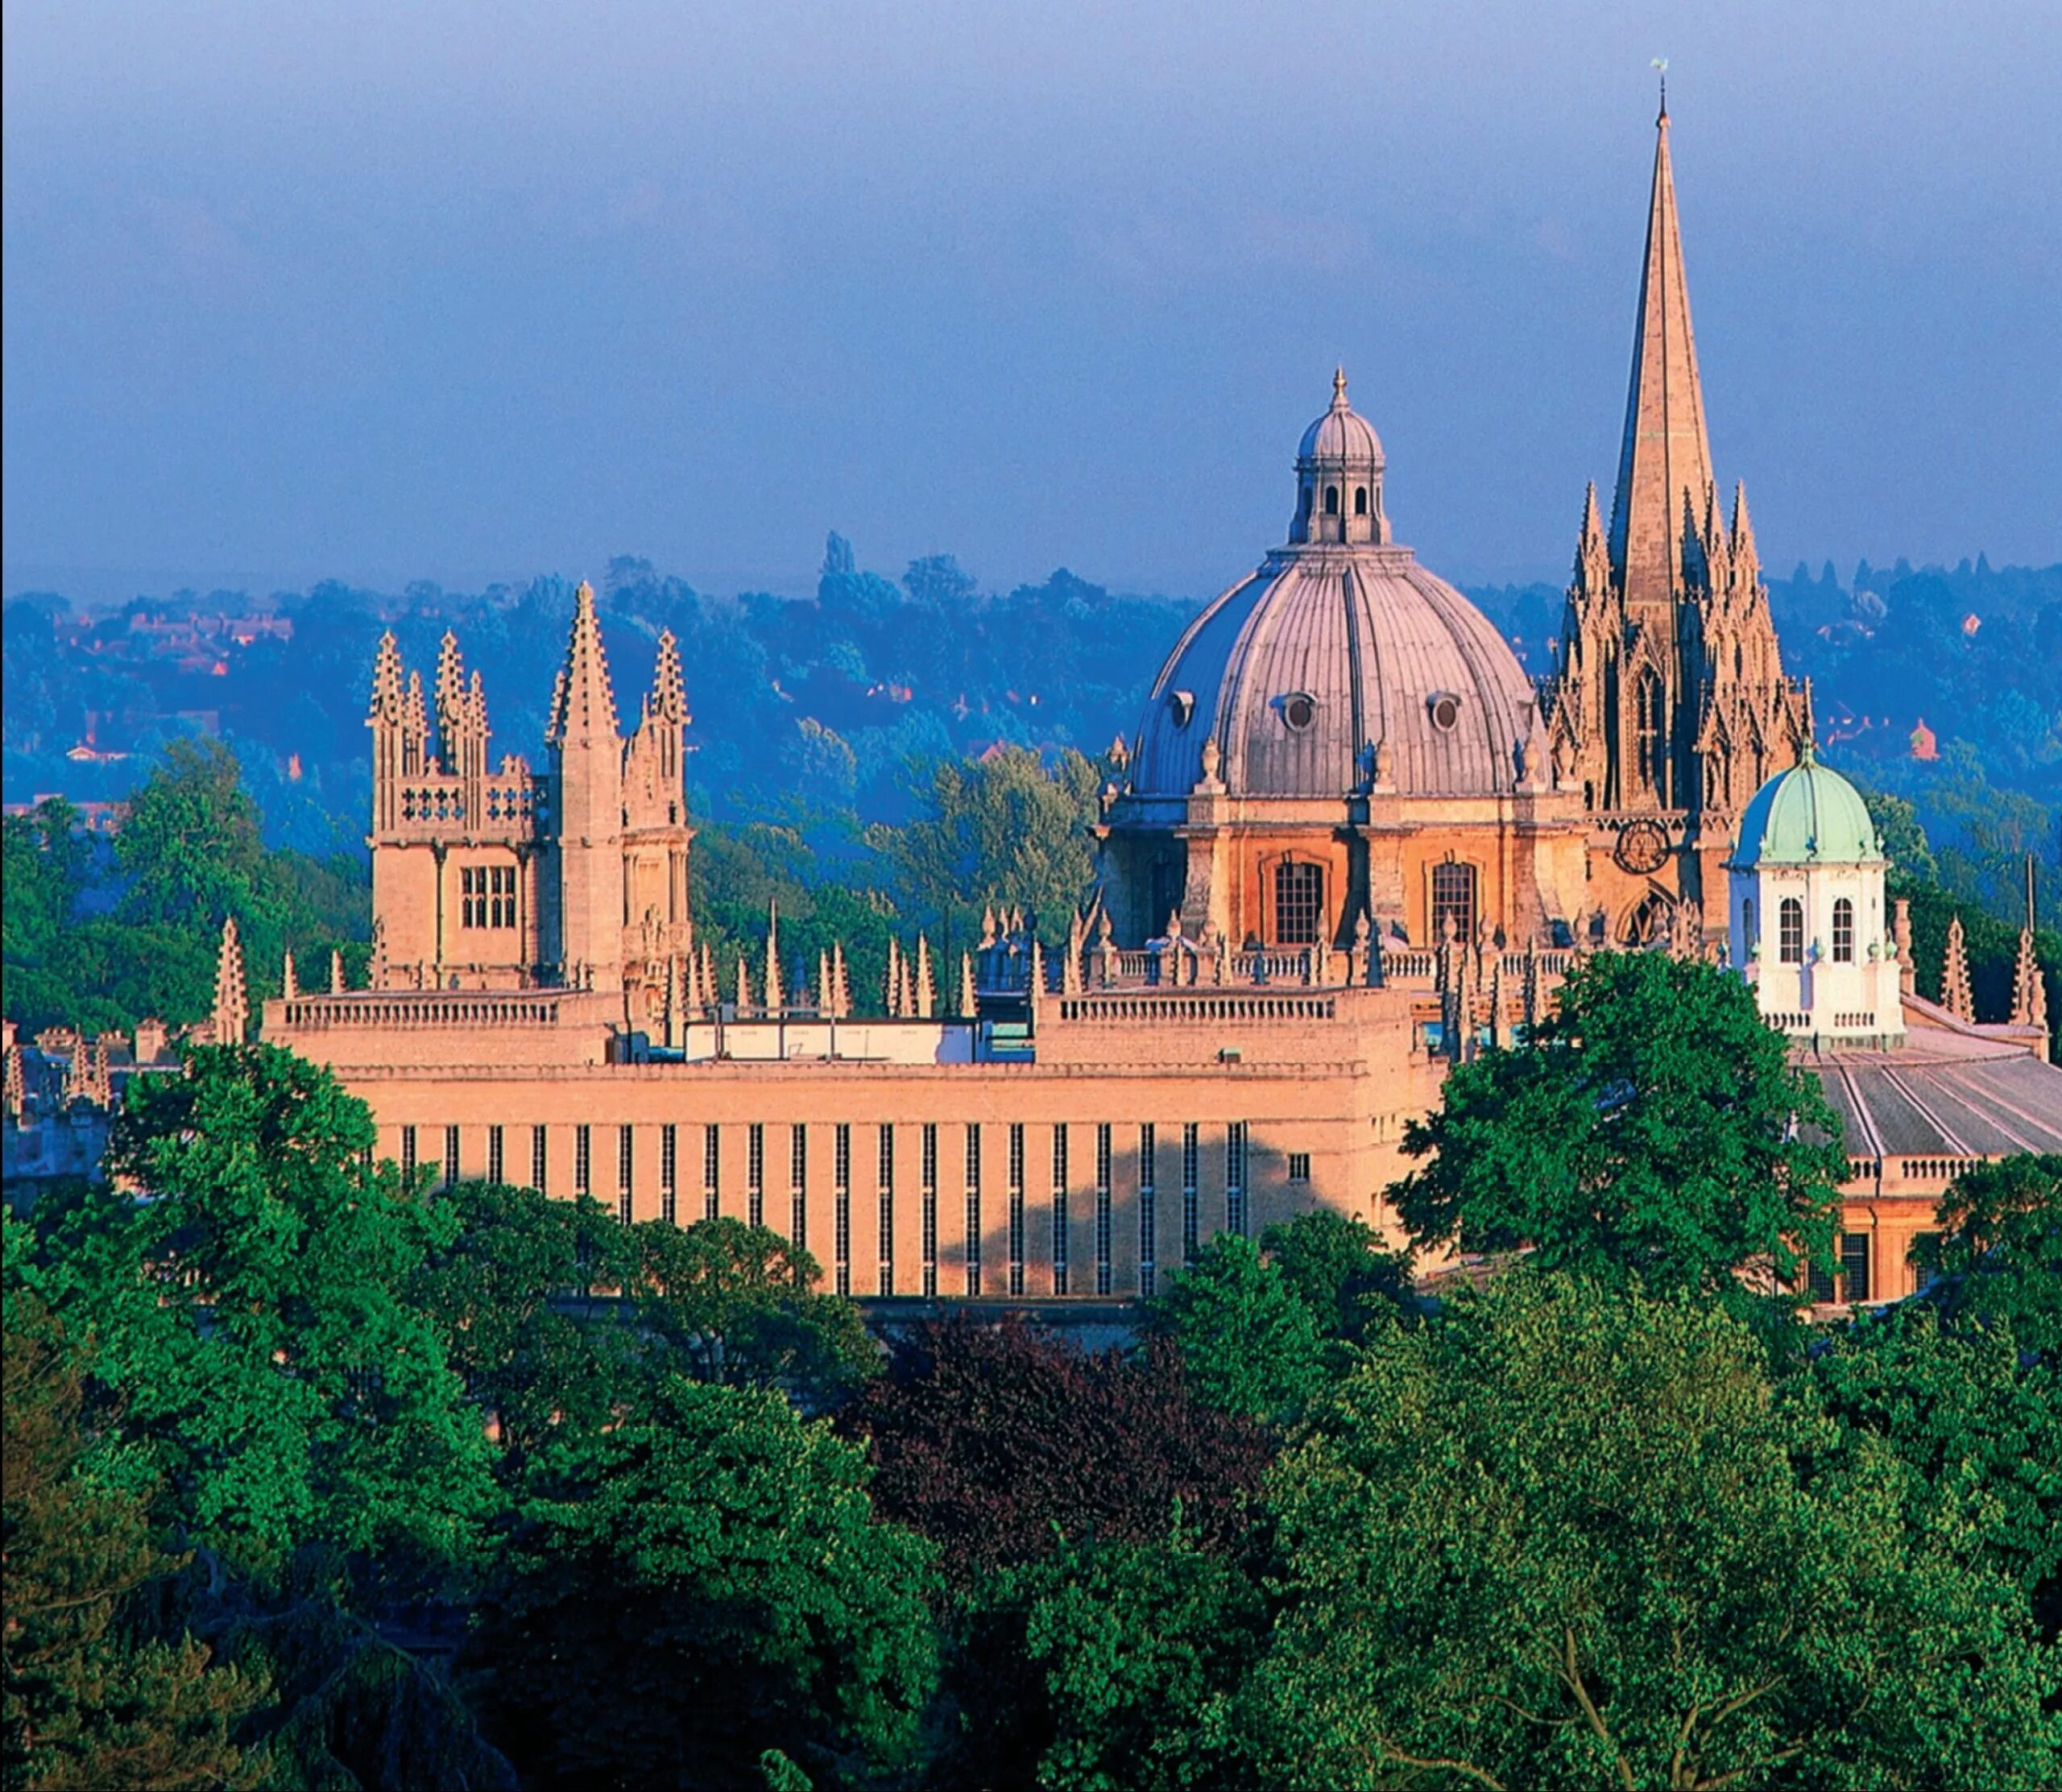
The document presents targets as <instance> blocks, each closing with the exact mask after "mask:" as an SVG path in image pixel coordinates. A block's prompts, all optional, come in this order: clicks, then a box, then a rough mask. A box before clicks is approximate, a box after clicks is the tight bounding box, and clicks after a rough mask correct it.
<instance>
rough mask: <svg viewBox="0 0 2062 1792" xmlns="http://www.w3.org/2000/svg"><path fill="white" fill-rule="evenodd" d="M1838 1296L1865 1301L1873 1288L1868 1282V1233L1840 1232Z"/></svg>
mask: <svg viewBox="0 0 2062 1792" xmlns="http://www.w3.org/2000/svg"><path fill="white" fill-rule="evenodd" d="M1871 1293H1873V1290H1872V1289H1871V1288H1870V1286H1869V1235H1868V1234H1867V1233H1866V1232H1842V1233H1841V1234H1840V1297H1841V1298H1842V1299H1843V1300H1847V1301H1865V1300H1867V1299H1869V1297H1870V1295H1871Z"/></svg>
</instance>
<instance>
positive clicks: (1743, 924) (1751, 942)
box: [1740, 896, 1760, 958]
mask: <svg viewBox="0 0 2062 1792" xmlns="http://www.w3.org/2000/svg"><path fill="white" fill-rule="evenodd" d="M1759 943H1760V936H1759V935H1758V934H1757V933H1755V931H1754V898H1753V897H1752V896H1749V897H1748V898H1747V899H1746V900H1745V901H1744V902H1742V903H1741V904H1740V944H1741V950H1743V951H1745V953H1746V954H1747V956H1748V957H1749V958H1752V957H1753V956H1754V948H1755V946H1757V945H1758V944H1759Z"/></svg>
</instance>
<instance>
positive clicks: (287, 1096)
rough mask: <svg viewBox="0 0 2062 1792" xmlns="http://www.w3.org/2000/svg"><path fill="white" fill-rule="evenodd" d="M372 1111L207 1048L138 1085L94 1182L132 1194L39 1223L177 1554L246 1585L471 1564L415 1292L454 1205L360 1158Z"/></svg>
mask: <svg viewBox="0 0 2062 1792" xmlns="http://www.w3.org/2000/svg"><path fill="white" fill-rule="evenodd" d="M373 1137H374V1135H373V1126H372V1119H371V1115H370V1114H369V1113H368V1111H366V1107H365V1104H364V1103H362V1102H361V1101H358V1099H355V1098H354V1097H352V1096H350V1095H346V1094H345V1093H344V1091H342V1089H341V1088H340V1087H339V1086H337V1082H336V1081H335V1079H334V1078H333V1077H331V1075H330V1074H329V1073H328V1072H327V1071H326V1070H319V1069H317V1067H316V1066H313V1065H310V1064H308V1063H307V1062H304V1060H302V1059H300V1058H298V1057H294V1056H293V1055H292V1053H288V1052H285V1051H282V1050H279V1049H277V1048H275V1047H271V1046H255V1047H250V1048H243V1047H207V1048H201V1049H197V1050H195V1051H194V1052H193V1053H190V1054H189V1056H188V1061H187V1074H185V1075H184V1076H182V1077H179V1078H165V1079H163V1080H162V1081H160V1082H156V1083H155V1084H152V1085H151V1086H142V1085H139V1086H135V1087H133V1088H132V1090H131V1091H130V1102H129V1105H128V1107H126V1110H125V1111H124V1112H123V1113H122V1115H120V1116H119V1117H118V1119H117V1121H116V1124H115V1126H114V1134H113V1137H112V1140H111V1142H110V1147H109V1152H108V1165H109V1168H110V1170H111V1171H112V1172H113V1173H114V1174H115V1175H116V1176H117V1177H119V1178H122V1179H124V1181H125V1182H126V1183H127V1184H128V1185H129V1186H134V1187H136V1188H139V1189H142V1190H146V1191H147V1194H148V1198H146V1199H143V1200H139V1199H136V1198H134V1197H132V1196H130V1195H129V1194H124V1193H118V1192H114V1191H113V1190H99V1191H96V1192H93V1193H90V1194H88V1195H87V1196H85V1198H83V1199H82V1200H81V1201H80V1202H78V1203H77V1204H76V1205H75V1206H72V1207H70V1208H69V1209H68V1210H64V1211H53V1212H52V1213H51V1214H49V1215H48V1216H47V1217H46V1215H44V1214H43V1212H42V1211H41V1208H40V1206H39V1214H38V1219H39V1224H42V1225H43V1228H44V1231H45V1237H44V1240H43V1247H42V1249H41V1252H40V1253H39V1260H38V1263H37V1264H36V1266H35V1274H36V1277H37V1278H38V1280H39V1282H40V1283H41V1285H43V1288H44V1289H46V1290H47V1291H48V1293H49V1295H50V1297H51V1298H52V1302H53V1304H56V1305H57V1306H58V1307H59V1309H60V1311H61V1312H62V1313H63V1314H64V1316H65V1318H66V1319H67V1322H68V1323H70V1322H76V1323H77V1324H79V1325H80V1326H84V1327H86V1328H89V1330H90V1331H91V1332H92V1334H93V1336H94V1337H95V1339H96V1340H97V1346H98V1354H97V1357H96V1359H95V1361H94V1364H93V1374H94V1376H95V1378H96V1379H97V1380H98V1381H100V1382H101V1384H104V1385H105V1386H106V1387H108V1388H110V1389H113V1390H116V1391H118V1393H119V1394H120V1396H121V1397H122V1401H123V1402H124V1422H125V1429H126V1431H127V1432H128V1434H130V1435H131V1436H132V1437H134V1438H136V1439H138V1440H139V1442H142V1443H143V1444H144V1445H145V1446H146V1451H145V1459H147V1460H148V1461H149V1462H150V1463H151V1464H152V1465H153V1466H154V1467H155V1469H156V1470H157V1471H159V1472H160V1473H161V1474H162V1475H164V1479H165V1480H166V1482H167V1484H168V1488H169V1490H170V1492H171V1495H172V1498H173V1500H174V1501H175V1504H176V1509H177V1510H178V1512H179V1513H180V1517H181V1518H182V1520H183V1521H184V1525H185V1527H186V1528H187V1529H188V1534H189V1535H190V1537H192V1539H193V1541H194V1542H197V1543H198V1544H201V1545H203V1546H207V1547H209V1548H213V1549H215V1550H219V1551H220V1552H221V1553H222V1554H223V1556H224V1557H225V1558H226V1559H227V1560H229V1561H230V1562H231V1563H233V1564H234V1565H235V1566H237V1567H238V1568H239V1569H242V1570H243V1571H246V1572H249V1573H251V1574H252V1575H256V1576H258V1577H259V1578H260V1579H271V1578H274V1577H275V1576H276V1575H278V1574H279V1572H280V1571H281V1570H282V1569H283V1568H284V1566H285V1565H286V1563H287V1561H288V1558H290V1556H291V1555H292V1553H293V1551H294V1550H295V1549H296V1547H297V1546H300V1545H303V1544H315V1545H320V1546H322V1547H325V1548H326V1549H329V1550H334V1551H337V1552H340V1553H342V1554H354V1555H357V1556H358V1557H359V1558H361V1559H362V1561H364V1562H366V1564H367V1565H368V1566H369V1567H371V1569H373V1570H374V1571H376V1572H377V1573H379V1574H380V1575H387V1576H403V1577H404V1576H405V1575H407V1574H408V1573H409V1572H410V1571H421V1572H425V1573H429V1574H436V1573H438V1572H441V1571H442V1570H443V1569H444V1568H445V1566H448V1565H449V1564H451V1563H453V1562H462V1561H463V1560H464V1559H465V1558H467V1557H468V1556H470V1554H472V1553H473V1551H474V1548H475V1546H476V1543H477V1527H478V1523H479V1521H480V1520H481V1518H482V1516H483V1513H484V1509H485V1507H486V1504H487V1501H488V1500H489V1498H490V1496H491V1487H490V1483H489V1481H488V1478H487V1460H488V1453H487V1442H486V1440H485V1438H484V1436H483V1435H482V1430H481V1426H480V1422H479V1418H478V1413H477V1412H476V1411H475V1410H474V1409H472V1408H471V1407H470V1405H467V1403H466V1401H465V1398H464V1388H463V1385H462V1383H461V1381H460V1380H459V1378H458V1376H457V1375H456V1374H454V1373H453V1371H452V1369H451V1368H450V1365H449V1363H448V1361H447V1360H446V1359H445V1353H444V1349H443V1345H442V1343H441V1339H440V1338H439V1337H438V1335H437V1327H436V1326H435V1325H434V1324H433V1322H432V1321H431V1319H430V1318H429V1316H428V1315H426V1314H424V1313H423V1312H422V1311H420V1310H419V1309H418V1308H416V1306H413V1305H412V1303H411V1301H410V1298H409V1289H410V1285H411V1284H412V1281H413V1278H414V1277H415V1276H416V1273H417V1272H418V1270H419V1269H420V1267H421V1265H422V1264H423V1262H424V1259H425V1258H426V1257H427V1256H429V1253H430V1252H431V1251H432V1250H433V1248H435V1247H436V1246H437V1244H439V1243H440V1242H441V1241H443V1240H445V1239H447V1238H448V1236H449V1226H450V1224H451V1220H452V1218H453V1216H452V1215H450V1213H449V1210H445V1209H441V1208H439V1207H437V1206H434V1205H433V1204H429V1203H427V1202H424V1201H423V1200H422V1199H421V1198H420V1197H419V1196H418V1194H417V1193H416V1191H415V1190H412V1189H411V1188H410V1187H409V1186H408V1185H407V1184H406V1183H404V1181H403V1179H402V1177H401V1176H400V1172H399V1171H398V1170H397V1169H395V1166H394V1165H392V1164H391V1163H379V1164H377V1165H375V1164H374V1163H372V1162H371V1147H372V1144H373Z"/></svg>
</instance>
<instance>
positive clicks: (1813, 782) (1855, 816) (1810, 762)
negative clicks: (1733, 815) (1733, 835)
mask: <svg viewBox="0 0 2062 1792" xmlns="http://www.w3.org/2000/svg"><path fill="white" fill-rule="evenodd" d="M1882 859H1883V849H1882V846H1881V845H1880V844H1879V843H1878V841H1877V838H1876V826H1875V823H1874V822H1871V821H1870V820H1869V806H1868V805H1867V804H1865V802H1863V801H1862V800H1861V792H1860V791H1858V790H1857V789H1856V788H1854V786H1853V784H1849V782H1848V781H1847V780H1846V779H1845V778H1843V777H1842V776H1840V773H1839V772H1836V771H1834V770H1833V769H1832V767H1830V766H1825V765H1821V764H1820V763H1819V761H1818V757H1817V755H1816V754H1815V753H1814V752H1813V751H1812V749H1811V747H1810V745H1809V744H1808V743H1807V746H1806V747H1805V748H1804V757H1803V759H1801V760H1799V762H1798V764H1795V765H1793V766H1792V767H1791V768H1790V769H1789V770H1788V771H1787V772H1778V773H1777V774H1776V775H1775V776H1774V777H1772V778H1770V780H1769V781H1768V782H1767V783H1766V784H1763V785H1762V788H1760V789H1759V790H1758V791H1756V792H1755V793H1754V801H1752V802H1751V803H1749V804H1748V805H1747V813H1745V815H1743V816H1741V817H1740V835H1739V838H1738V840H1737V842H1735V843H1734V846H1733V863H1735V864H1737V865H1741V866H1746V865H1874V864H1881V863H1882Z"/></svg>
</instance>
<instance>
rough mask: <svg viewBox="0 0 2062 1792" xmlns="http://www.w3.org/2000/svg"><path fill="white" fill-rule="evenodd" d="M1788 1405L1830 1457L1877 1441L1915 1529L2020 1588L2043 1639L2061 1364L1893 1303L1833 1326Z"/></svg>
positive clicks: (2052, 1618) (2060, 1586) (2051, 1595)
mask: <svg viewBox="0 0 2062 1792" xmlns="http://www.w3.org/2000/svg"><path fill="white" fill-rule="evenodd" d="M1785 1392H1786V1394H1787V1397H1789V1398H1791V1399H1792V1400H1797V1401H1803V1402H1805V1403H1806V1404H1807V1405H1808V1406H1809V1408H1810V1409H1811V1410H1812V1411H1814V1412H1817V1413H1825V1414H1826V1415H1828V1417H1831V1418H1832V1419H1833V1421H1834V1422H1836V1425H1837V1426H1839V1428H1840V1430H1839V1434H1838V1438H1837V1439H1836V1440H1835V1439H1828V1440H1827V1442H1828V1447H1829V1449H1830V1450H1831V1451H1832V1459H1834V1460H1840V1459H1845V1457H1846V1456H1847V1455H1849V1454H1851V1453H1852V1451H1853V1448H1854V1446H1855V1440H1856V1439H1857V1438H1881V1439H1882V1441H1883V1442H1885V1443H1886V1444H1887V1445H1888V1446H1890V1448H1891V1449H1892V1450H1894V1451H1895V1452H1896V1453H1897V1455H1898V1459H1899V1460H1900V1461H1901V1462H1903V1463H1905V1464H1906V1465H1907V1467H1910V1468H1911V1471H1912V1474H1911V1476H1910V1478H1909V1480H1908V1481H1907V1486H1906V1490H1905V1497H1906V1502H1907V1521H1908V1523H1909V1524H1910V1525H1911V1526H1912V1528H1913V1529H1915V1530H1917V1531H1924V1532H1927V1533H1931V1534H1933V1535H1936V1536H1938V1537H1941V1538H1943V1539H1946V1540H1948V1541H1949V1542H1950V1543H1951V1545H1952V1546H1953V1547H1955V1548H1956V1551H1957V1553H1958V1554H1959V1555H1960V1556H1961V1558H1963V1559H1965V1560H1966V1561H1969V1562H1973V1563H1975V1564H1976V1565H1977V1566H1980V1567H1982V1568H1985V1569H1990V1570H1995V1571H1998V1572H1999V1573H2002V1574H2003V1575H2006V1576H2007V1577H2009V1578H2010V1579H2012V1580H2013V1581H2014V1582H2016V1583H2018V1584H2019V1586H2020V1587H2022V1588H2023V1589H2024V1591H2026V1592H2027V1595H2029V1596H2030V1597H2031V1599H2032V1600H2033V1601H2034V1602H2035V1612H2036V1614H2037V1615H2038V1616H2040V1617H2041V1618H2042V1620H2043V1626H2044V1628H2045V1629H2046V1630H2047V1632H2048V1635H2049V1636H2050V1637H2051V1638H2052V1636H2053V1634H2054V1632H2055V1629H2056V1624H2057V1623H2058V1622H2062V1360H2057V1359H2056V1357H2055V1356H2053V1355H2041V1354H2039V1353H2035V1352H2029V1351H2023V1350H2022V1349H2021V1347H2020V1344H2019V1339H2018V1338H2017V1336H2016V1335H2014V1330H2013V1328H2012V1326H2010V1325H2009V1324H1999V1323H1997V1322H1994V1321H1991V1320H1988V1319H1985V1320H1983V1321H1981V1322H1977V1323H1973V1324H1965V1323H1960V1322H1957V1321H1956V1319H1955V1318H1944V1317H1943V1316H1942V1315H1941V1314H1940V1313H1939V1312H1938V1311H1937V1310H1936V1309H1935V1308H1934V1307H1932V1306H1931V1305H1929V1304H1927V1303H1923V1302H1901V1303H1899V1304H1898V1306H1893V1307H1888V1308H1886V1309H1884V1310H1882V1311H1880V1312H1872V1313H1867V1314H1861V1315H1858V1316H1857V1317H1856V1318H1853V1319H1852V1320H1850V1321H1849V1322H1848V1323H1846V1324H1845V1325H1843V1326H1836V1327H1832V1328H1829V1330H1828V1333H1827V1335H1825V1337H1824V1339H1822V1340H1821V1342H1820V1347H1818V1348H1816V1349H1815V1350H1814V1351H1811V1353H1810V1354H1809V1355H1807V1357H1806V1358H1805V1359H1804V1361H1803V1365H1802V1369H1801V1372H1800V1373H1799V1374H1797V1375H1795V1376H1792V1377H1791V1378H1790V1380H1789V1383H1788V1384H1787V1387H1786V1389H1785Z"/></svg>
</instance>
